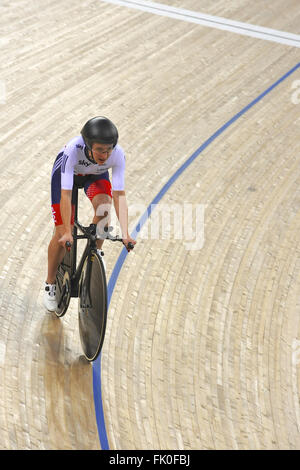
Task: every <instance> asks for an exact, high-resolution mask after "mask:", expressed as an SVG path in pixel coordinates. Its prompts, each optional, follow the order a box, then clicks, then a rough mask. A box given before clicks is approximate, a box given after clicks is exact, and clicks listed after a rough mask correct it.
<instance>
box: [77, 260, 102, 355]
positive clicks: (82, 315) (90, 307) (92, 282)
mask: <svg viewBox="0 0 300 470" xmlns="http://www.w3.org/2000/svg"><path fill="white" fill-rule="evenodd" d="M78 297H79V300H78V320H79V333H80V340H81V345H82V349H83V353H84V355H85V357H86V359H87V360H88V361H94V360H95V359H96V358H97V357H98V355H99V353H100V351H101V348H102V344H103V341H104V335H105V328H106V318H107V285H106V276H105V269H104V266H103V263H102V260H101V258H100V257H99V255H98V254H97V252H94V251H93V252H91V253H90V254H89V255H88V256H87V258H86V260H85V262H84V265H83V269H82V272H81V276H80V281H79V295H78Z"/></svg>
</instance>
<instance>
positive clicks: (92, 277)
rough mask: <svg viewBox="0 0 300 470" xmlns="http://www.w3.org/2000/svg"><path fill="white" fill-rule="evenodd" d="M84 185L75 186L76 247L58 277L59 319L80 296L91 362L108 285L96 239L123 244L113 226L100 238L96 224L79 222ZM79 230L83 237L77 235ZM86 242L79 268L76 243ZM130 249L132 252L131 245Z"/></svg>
mask: <svg viewBox="0 0 300 470" xmlns="http://www.w3.org/2000/svg"><path fill="white" fill-rule="evenodd" d="M83 186H84V182H81V183H80V182H78V181H77V183H74V188H73V198H72V200H73V203H74V204H75V214H74V228H73V244H72V246H71V245H70V243H68V242H67V244H66V248H67V250H66V253H65V256H64V258H63V260H62V262H61V263H60V265H59V267H58V270H57V275H56V296H57V303H58V307H57V310H56V312H55V314H56V316H57V317H62V316H63V315H65V313H66V312H67V310H68V307H69V303H70V300H71V297H78V320H79V333H80V341H81V346H82V349H83V353H84V356H85V357H86V359H87V360H88V361H89V362H92V361H95V360H96V359H97V357H98V356H99V353H100V351H101V348H102V345H103V341H104V336H105V329H106V319H107V282H106V274H105V268H104V265H103V261H102V258H101V256H99V254H98V253H97V245H96V240H97V239H100V238H101V239H102V238H104V239H108V240H110V241H112V242H116V241H118V242H123V240H122V238H119V237H117V236H113V235H111V233H110V232H111V230H112V229H113V227H106V228H105V229H104V230H105V232H104V233H102V234H100V235H97V226H96V224H90V225H89V227H84V226H82V225H81V224H80V223H79V221H78V189H79V188H82V187H83ZM78 230H79V231H80V232H81V233H82V235H79V234H78ZM79 239H86V240H87V244H86V246H85V249H84V252H83V254H82V256H81V259H80V261H79V263H78V265H77V240H79ZM128 248H129V249H130V250H132V249H133V244H131V243H129V244H128Z"/></svg>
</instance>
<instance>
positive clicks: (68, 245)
mask: <svg viewBox="0 0 300 470" xmlns="http://www.w3.org/2000/svg"><path fill="white" fill-rule="evenodd" d="M78 225H79V224H78ZM92 225H93V224H92ZM80 229H81V230H82V232H84V233H85V234H86V233H87V230H86V229H85V227H81V226H80ZM112 230H113V227H111V226H110V227H104V233H102V234H101V236H100V237H97V238H100V239H104V240H110V241H111V242H122V243H123V245H124V246H125V247H126V248H127V250H133V248H134V244H133V243H131V242H129V243H128V245H127V246H126V245H125V243H124V241H123V238H120V237H117V236H113V235H111V234H110V232H111V231H112ZM66 248H67V250H68V251H70V249H71V243H70V242H66Z"/></svg>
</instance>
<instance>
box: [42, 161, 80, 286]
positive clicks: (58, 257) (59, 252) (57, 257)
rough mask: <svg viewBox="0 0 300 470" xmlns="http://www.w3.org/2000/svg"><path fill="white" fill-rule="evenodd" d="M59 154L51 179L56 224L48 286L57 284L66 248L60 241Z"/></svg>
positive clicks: (50, 257)
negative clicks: (57, 273)
mask: <svg viewBox="0 0 300 470" xmlns="http://www.w3.org/2000/svg"><path fill="white" fill-rule="evenodd" d="M60 155H62V154H59V155H58V157H57V158H56V160H55V163H54V167H53V171H52V178H51V204H52V215H53V220H54V224H55V230H54V233H53V236H52V239H51V241H50V243H49V246H48V275H47V280H46V282H47V283H48V284H55V278H56V272H57V268H58V266H59V264H60V263H61V261H62V259H63V257H64V255H65V248H64V247H62V246H61V245H60V244H59V243H58V240H59V239H60V238H61V237H62V235H63V233H64V229H63V222H62V218H61V213H60V198H61V173H60V163H61V162H60V160H59V157H60ZM71 224H72V229H73V225H74V205H72V220H71Z"/></svg>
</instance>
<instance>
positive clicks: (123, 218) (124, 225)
mask: <svg viewBox="0 0 300 470" xmlns="http://www.w3.org/2000/svg"><path fill="white" fill-rule="evenodd" d="M113 201H114V207H115V211H116V214H117V217H118V220H119V222H120V226H121V230H122V238H123V242H124V243H125V245H126V246H127V245H128V243H129V242H131V243H132V244H133V245H135V244H136V241H135V240H133V238H131V237H130V235H129V233H128V206H127V201H126V194H125V191H116V190H114V191H113Z"/></svg>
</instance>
